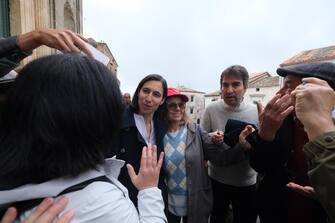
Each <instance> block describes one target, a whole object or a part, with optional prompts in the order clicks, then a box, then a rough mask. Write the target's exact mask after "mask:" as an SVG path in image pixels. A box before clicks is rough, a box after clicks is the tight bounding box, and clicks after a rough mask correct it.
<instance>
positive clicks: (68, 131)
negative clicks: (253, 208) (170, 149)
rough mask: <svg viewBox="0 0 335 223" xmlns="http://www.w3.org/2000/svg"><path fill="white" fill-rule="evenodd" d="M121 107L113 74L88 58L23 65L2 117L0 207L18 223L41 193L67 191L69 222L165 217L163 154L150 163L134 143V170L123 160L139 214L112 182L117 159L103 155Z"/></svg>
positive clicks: (153, 152) (152, 154) (151, 151)
mask: <svg viewBox="0 0 335 223" xmlns="http://www.w3.org/2000/svg"><path fill="white" fill-rule="evenodd" d="M122 111H123V104H122V97H121V92H120V89H119V87H118V83H117V80H116V78H115V77H114V76H113V75H112V73H111V72H110V71H109V70H108V69H107V68H106V67H105V66H104V65H102V64H101V63H99V62H97V61H95V60H93V59H90V58H88V57H86V56H82V55H79V54H64V55H53V56H48V57H44V58H41V59H38V60H35V61H33V62H31V63H30V64H28V65H27V66H25V67H24V68H23V69H22V70H21V72H20V74H19V75H18V78H17V79H16V80H15V82H14V86H13V88H12V90H11V92H10V93H9V95H8V99H7V101H6V104H5V107H4V110H3V114H2V117H1V128H0V157H1V159H0V169H1V172H0V182H1V184H0V197H1V200H0V207H4V206H5V207H9V206H14V207H16V208H17V209H18V211H19V214H20V216H19V221H20V220H22V219H24V218H25V217H26V216H27V215H28V214H29V213H30V212H31V209H32V208H33V207H35V206H37V204H38V203H40V202H41V200H42V199H43V198H45V197H58V196H60V195H62V194H66V196H67V197H68V199H69V204H68V206H67V208H66V210H68V209H73V210H74V211H75V217H74V219H73V222H92V221H93V222H98V223H100V222H101V223H102V222H165V216H164V211H163V210H164V203H163V200H162V197H161V192H160V190H159V189H158V188H157V184H158V176H159V170H160V165H161V162H162V159H163V155H162V154H161V155H160V157H159V161H158V163H157V149H156V148H155V147H153V148H151V147H149V148H146V147H145V148H143V150H142V148H141V149H140V150H141V153H142V162H141V166H140V170H139V174H138V175H136V174H135V172H134V169H133V168H132V167H131V166H130V165H127V167H128V170H129V174H130V175H131V176H130V178H131V180H132V182H133V183H134V185H135V187H136V188H137V189H138V190H139V191H140V193H139V205H138V209H139V211H137V210H136V208H135V206H134V205H133V203H132V202H131V201H130V200H129V198H128V193H127V190H126V188H125V187H124V186H123V185H122V184H121V183H120V182H119V181H118V180H117V175H118V173H119V171H120V168H121V167H122V166H123V165H124V162H123V161H121V160H116V159H113V158H112V159H107V160H104V158H105V157H106V154H109V155H111V156H113V155H115V154H116V150H114V149H113V148H112V146H113V145H114V141H113V139H114V138H115V137H114V136H115V135H116V134H117V133H118V130H119V127H120V123H121V117H122ZM111 148H112V149H111ZM66 210H65V211H66Z"/></svg>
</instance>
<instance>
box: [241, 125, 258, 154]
mask: <svg viewBox="0 0 335 223" xmlns="http://www.w3.org/2000/svg"><path fill="white" fill-rule="evenodd" d="M254 131H255V129H254V128H253V127H252V126H251V125H247V126H246V127H245V128H244V129H243V131H242V132H241V133H240V135H239V143H240V144H241V145H242V146H243V148H244V149H245V150H250V149H251V145H250V143H249V142H248V141H247V140H246V139H245V138H246V137H247V136H248V135H250V134H251V133H252V132H254Z"/></svg>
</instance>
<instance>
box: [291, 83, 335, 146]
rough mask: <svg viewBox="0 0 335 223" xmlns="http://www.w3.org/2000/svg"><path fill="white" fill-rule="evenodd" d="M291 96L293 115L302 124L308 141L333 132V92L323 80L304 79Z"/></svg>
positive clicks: (334, 97)
mask: <svg viewBox="0 0 335 223" xmlns="http://www.w3.org/2000/svg"><path fill="white" fill-rule="evenodd" d="M302 81H303V83H304V84H301V85H299V86H298V87H297V88H296V89H295V90H294V91H293V92H292V93H291V95H292V96H293V98H295V113H296V115H297V117H298V119H299V120H300V121H301V122H302V123H303V125H304V127H305V130H306V132H307V134H308V137H309V139H310V140H312V139H314V138H315V137H317V136H318V135H321V134H323V133H326V132H331V131H334V130H335V127H334V124H333V121H332V114H331V113H332V111H333V109H334V106H335V91H334V90H333V89H332V88H331V87H330V86H329V85H328V83H327V82H326V81H324V80H320V79H317V78H304V79H303V80H302Z"/></svg>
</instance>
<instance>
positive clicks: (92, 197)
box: [0, 159, 167, 223]
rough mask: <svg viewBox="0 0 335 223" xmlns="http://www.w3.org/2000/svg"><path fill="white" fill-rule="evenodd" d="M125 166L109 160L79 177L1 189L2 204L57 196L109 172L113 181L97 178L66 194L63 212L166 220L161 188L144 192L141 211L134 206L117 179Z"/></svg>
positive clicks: (99, 218) (140, 222) (99, 221)
mask: <svg viewBox="0 0 335 223" xmlns="http://www.w3.org/2000/svg"><path fill="white" fill-rule="evenodd" d="M123 165H124V161H121V160H117V159H108V160H106V162H105V164H104V165H102V166H99V167H98V170H90V171H87V172H85V173H83V174H80V175H79V176H78V177H75V178H70V179H68V178H59V179H55V180H51V181H47V182H44V183H42V184H34V185H32V184H31V185H24V186H21V187H18V188H15V189H13V190H7V191H0V198H1V199H0V206H1V205H4V204H8V203H12V202H16V201H22V200H30V199H36V198H44V197H54V196H56V195H57V194H59V193H60V192H62V191H63V190H64V189H66V188H68V187H70V186H73V185H75V184H78V183H81V182H83V181H86V180H88V179H92V178H96V177H99V176H103V175H105V176H106V177H108V178H109V179H110V180H111V183H108V182H100V181H96V182H94V183H91V184H89V185H88V186H86V187H85V188H84V189H82V190H79V191H74V192H71V193H68V194H66V196H67V197H68V198H69V204H68V205H67V207H66V209H65V210H64V211H63V213H64V212H65V211H67V210H69V209H73V210H75V217H74V219H73V220H72V221H71V222H74V223H77V222H78V223H79V222H95V223H113V222H115V223H121V222H122V223H123V222H124V223H149V222H150V223H156V222H157V223H160V222H165V223H166V222H167V220H166V217H165V214H164V202H163V198H162V195H161V191H160V190H159V189H158V188H157V187H155V188H148V189H145V190H142V191H140V192H139V194H138V210H137V209H136V207H135V206H134V205H133V203H132V202H131V200H130V199H129V197H128V191H127V189H126V188H125V187H124V186H123V185H122V184H121V183H120V182H119V181H118V180H117V176H118V175H119V173H120V169H121V167H122V166H123ZM30 212H31V210H29V211H27V212H25V213H23V214H21V216H20V218H19V220H17V221H16V222H21V221H23V219H25V218H26V217H27V216H28V215H29V213H30Z"/></svg>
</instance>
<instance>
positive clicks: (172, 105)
mask: <svg viewBox="0 0 335 223" xmlns="http://www.w3.org/2000/svg"><path fill="white" fill-rule="evenodd" d="M178 107H179V108H180V109H185V102H179V103H174V102H172V103H167V108H168V109H169V110H177V108H178Z"/></svg>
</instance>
